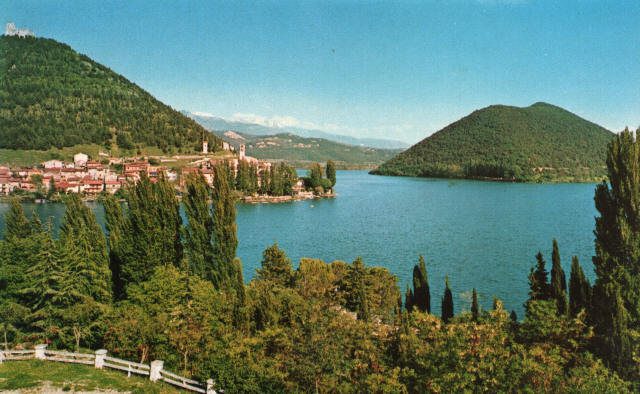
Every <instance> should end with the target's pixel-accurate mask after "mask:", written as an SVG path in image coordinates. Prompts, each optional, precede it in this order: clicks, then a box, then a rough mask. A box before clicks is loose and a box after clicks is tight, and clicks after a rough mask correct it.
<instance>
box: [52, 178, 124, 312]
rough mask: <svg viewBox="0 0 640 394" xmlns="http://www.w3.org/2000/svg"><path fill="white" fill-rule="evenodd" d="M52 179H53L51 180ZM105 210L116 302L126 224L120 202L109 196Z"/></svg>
mask: <svg viewBox="0 0 640 394" xmlns="http://www.w3.org/2000/svg"><path fill="white" fill-rule="evenodd" d="M52 179H53V178H52ZM103 205H104V210H105V227H106V230H107V244H108V246H109V268H110V269H111V281H112V283H113V286H112V288H113V297H114V299H116V300H121V299H123V298H124V296H125V293H124V283H123V281H122V277H121V276H122V264H123V261H124V259H126V257H125V256H126V255H127V252H126V251H125V250H124V248H125V247H126V243H125V241H124V240H125V237H126V234H127V227H126V225H127V222H126V221H125V216H124V212H123V210H122V206H121V205H120V202H119V201H118V200H116V198H115V197H114V196H113V195H112V194H109V195H107V197H106V198H105V199H104V202H103Z"/></svg>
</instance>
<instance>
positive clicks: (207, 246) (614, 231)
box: [0, 133, 640, 393]
mask: <svg viewBox="0 0 640 394" xmlns="http://www.w3.org/2000/svg"><path fill="white" fill-rule="evenodd" d="M638 146H640V145H637V143H636V142H635V139H634V138H633V136H632V135H631V133H624V134H622V135H621V136H619V137H616V140H615V141H614V143H612V145H611V148H610V151H609V159H608V164H609V167H610V168H609V178H610V179H611V181H610V183H603V184H602V185H600V186H599V187H598V189H597V191H596V207H597V208H598V211H599V212H600V216H599V217H598V218H597V220H596V256H595V257H594V265H595V267H596V275H597V280H596V282H595V285H594V287H593V289H592V288H591V286H590V284H589V283H588V281H587V280H586V279H585V277H584V273H583V270H582V268H581V267H580V264H579V262H578V260H577V259H576V258H574V259H573V260H572V264H571V274H570V278H569V283H568V286H567V283H566V276H565V273H564V271H563V268H562V264H561V259H560V256H561V255H560V249H559V246H558V243H557V242H555V241H554V242H553V244H552V252H551V262H552V264H551V271H550V272H549V271H548V270H547V263H546V261H545V258H544V256H543V254H542V253H541V252H539V253H538V254H537V255H536V263H535V266H534V267H533V268H532V269H531V271H530V272H529V275H528V278H529V285H530V292H529V298H528V300H526V303H525V316H524V319H522V320H521V321H517V319H516V317H515V314H514V313H513V312H512V313H511V316H509V314H508V313H507V311H505V310H504V308H503V306H502V302H501V301H500V300H497V299H496V300H494V302H493V307H492V308H491V309H490V310H482V309H481V308H480V305H479V304H478V297H477V291H476V289H473V292H472V305H471V309H470V310H462V311H457V314H455V313H454V310H453V302H452V298H453V294H454V292H455V291H457V289H455V286H452V285H451V284H450V282H449V280H448V278H447V280H446V281H445V283H444V286H442V287H439V288H438V289H434V288H433V287H432V286H430V285H429V282H428V277H427V264H426V261H425V259H423V258H420V259H419V261H418V264H416V266H415V267H414V270H413V276H414V281H413V288H411V289H408V291H407V297H406V302H405V305H402V301H401V295H400V291H399V289H398V286H397V278H396V277H395V276H393V275H391V274H390V273H389V272H388V271H387V270H386V269H383V268H377V267H368V266H366V264H365V263H364V261H363V260H362V259H361V258H357V259H356V260H355V261H354V262H353V263H346V262H341V261H334V262H332V263H325V262H323V261H320V260H315V259H308V258H303V259H302V260H301V261H300V262H299V264H298V267H297V268H294V267H293V265H292V263H291V260H290V259H289V258H288V257H287V255H286V253H285V252H284V251H283V250H282V249H280V247H279V246H278V245H277V244H274V245H272V246H270V247H268V248H267V249H266V250H265V251H264V253H263V259H262V264H261V268H260V269H259V270H258V272H257V275H256V277H255V278H254V279H253V280H251V281H250V282H249V283H248V284H245V283H244V281H243V279H242V273H241V269H240V262H239V260H238V259H237V258H235V248H236V245H237V239H236V234H235V231H236V229H235V208H234V207H233V204H230V201H231V199H230V194H231V189H230V184H229V179H228V178H227V177H226V176H219V177H218V179H219V180H218V183H216V185H215V187H216V189H217V191H216V190H214V189H211V188H209V187H208V186H207V185H206V182H205V181H204V179H203V178H202V177H201V176H194V177H192V178H190V179H189V180H188V181H187V182H188V187H187V191H186V194H185V196H183V197H184V203H185V205H186V212H187V223H186V224H185V223H182V222H181V221H180V220H179V219H177V218H176V216H175V210H176V209H177V204H178V202H177V200H176V199H175V196H173V195H171V198H169V197H168V196H169V194H167V191H166V190H165V189H164V185H163V184H162V183H163V182H165V181H164V180H162V179H161V180H160V181H159V182H158V184H151V183H148V181H147V180H143V181H142V182H141V183H140V184H138V185H135V186H134V185H132V186H130V187H129V188H128V189H127V198H126V200H127V204H126V205H125V206H121V205H120V204H118V203H117V202H115V201H114V200H107V203H106V204H105V208H106V211H107V220H108V224H107V232H108V234H107V236H106V237H105V235H104V234H103V233H102V231H101V230H100V229H99V227H97V226H96V224H95V218H94V217H93V214H92V213H91V211H90V210H89V209H88V208H86V207H85V206H84V205H83V204H82V203H81V202H80V201H79V200H78V199H77V197H70V198H69V199H67V200H66V201H65V202H66V204H67V214H65V217H64V220H63V224H62V227H61V235H60V237H59V239H54V238H53V236H52V233H51V227H50V225H44V226H43V225H42V223H40V222H39V220H38V219H37V216H33V217H32V219H31V220H29V219H28V218H27V216H26V215H25V214H24V212H23V211H22V207H21V206H20V204H19V203H18V202H17V201H13V202H12V206H11V209H10V210H9V212H8V213H7V216H6V220H7V226H6V228H7V231H6V233H5V239H4V240H3V241H0V330H2V331H1V333H2V338H3V339H4V342H5V346H9V345H16V344H24V345H30V344H33V343H37V342H42V341H47V342H48V343H50V344H51V346H52V347H57V348H70V347H76V348H77V347H81V346H84V347H89V348H94V349H95V348H98V347H104V348H106V349H108V350H109V351H110V353H112V354H114V355H116V356H119V357H123V358H129V359H137V360H140V361H141V362H149V361H150V360H152V359H162V360H164V361H165V366H166V367H167V368H168V369H172V370H176V371H180V373H182V374H185V375H188V376H193V377H195V378H197V379H201V380H203V379H207V378H210V377H213V378H214V380H215V382H216V384H217V385H218V387H219V388H223V389H224V390H225V392H230V393H232V392H243V393H245V392H249V393H250V392H256V393H258V392H259V393H264V392H283V391H286V392H323V393H324V392H341V393H342V392H346V393H356V392H389V393H392V392H393V393H395V392H400V393H423V392H433V393H441V392H578V393H594V392H598V393H599V392H615V393H624V392H631V391H638V390H640V387H639V386H638V382H639V381H640V379H639V378H638V376H639V375H638V363H637V357H638V354H639V338H640V335H639V334H638V329H637V327H638V316H637V314H638V313H637V312H638V309H637V303H638V288H640V287H639V286H638V280H639V279H638V278H640V274H639V273H638V269H637V265H638V259H639V258H638V256H639V255H640V253H638V252H637V249H638V240H637V239H636V238H637V236H638V234H639V233H640V229H636V228H635V227H634V226H638V223H640V219H638V217H637V215H638V212H640V209H638V208H637V207H636V205H637V204H638V201H640V176H639V175H638V174H637V173H636V171H637V169H638V168H639V167H640V166H639V165H638V164H640V155H638V152H640V150H639V148H638ZM320 170H321V168H320ZM216 171H217V172H220V173H221V174H222V173H224V174H226V173H227V172H228V169H227V168H223V167H219V168H216ZM315 171H316V172H317V171H318V169H316V170H315ZM144 199H148V201H142V200H144ZM210 201H211V202H212V204H209V202H210ZM154 216H159V217H158V218H155V217H154ZM134 223H137V224H135V225H134ZM143 225H144V226H146V227H142V226H143ZM133 228H139V229H144V230H143V231H145V232H148V233H152V234H154V235H149V234H147V235H145V236H144V237H143V236H134V235H133V233H135V232H136V230H133ZM176 232H177V233H178V234H180V236H178V237H177V238H176ZM160 233H162V234H160ZM154 237H159V238H154ZM106 240H108V249H107V242H106ZM161 240H162V241H161ZM176 240H177V241H176ZM160 243H162V244H163V246H164V249H165V250H159V249H158V248H159V245H160ZM133 250H136V252H135V253H137V254H138V255H139V256H141V258H142V259H144V261H145V264H146V266H144V267H141V266H138V267H136V268H135V269H137V270H139V271H140V272H138V273H137V274H136V275H135V276H133V275H132V274H133V270H134V269H133V267H134V266H132V265H131V264H135V263H136V261H133V260H128V259H129V256H128V253H133ZM107 256H108V258H107ZM128 266H130V267H131V268H128V269H127V270H125V269H124V268H125V267H128ZM109 267H110V268H111V270H109ZM127 272H128V273H127ZM525 276H526V275H525V273H523V279H524V277H525ZM123 277H127V278H128V280H127V281H124V283H122V284H120V285H118V281H119V280H120V281H122V278H123ZM109 283H111V284H112V286H109ZM451 283H454V284H455V282H451ZM111 287H113V289H114V291H113V292H114V293H115V297H112V296H111ZM122 289H124V291H122ZM432 291H437V293H438V294H442V297H443V302H442V310H441V317H438V316H436V315H435V314H432V313H430V312H429V311H430V299H431V298H430V297H431V292H432ZM567 292H568V293H567ZM567 297H568V300H567ZM114 298H115V299H114ZM403 307H404V308H403ZM634 308H635V309H634ZM625 379H626V380H625Z"/></svg>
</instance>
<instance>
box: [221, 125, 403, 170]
mask: <svg viewBox="0 0 640 394" xmlns="http://www.w3.org/2000/svg"><path fill="white" fill-rule="evenodd" d="M213 133H215V134H216V135H217V136H218V137H220V138H222V139H223V140H225V141H227V142H229V143H230V144H231V145H232V146H234V147H236V148H238V147H239V145H240V144H244V145H245V146H246V149H247V154H248V155H249V156H253V157H256V158H258V159H262V160H271V161H281V160H282V161H286V162H288V163H291V164H293V165H296V166H302V167H306V166H308V165H310V164H313V163H317V162H326V161H328V160H332V161H334V162H335V163H336V164H337V165H338V166H339V167H340V168H372V167H375V166H377V165H380V164H382V163H384V162H385V161H386V160H389V159H391V158H392V157H393V156H394V155H396V154H397V153H398V152H399V150H396V149H378V148H369V147H365V146H354V145H347V144H341V143H338V142H334V141H330V140H327V139H324V138H305V137H300V136H298V135H295V134H291V133H280V134H276V135H265V136H257V135H251V134H245V133H237V132H234V131H219V130H216V131H213Z"/></svg>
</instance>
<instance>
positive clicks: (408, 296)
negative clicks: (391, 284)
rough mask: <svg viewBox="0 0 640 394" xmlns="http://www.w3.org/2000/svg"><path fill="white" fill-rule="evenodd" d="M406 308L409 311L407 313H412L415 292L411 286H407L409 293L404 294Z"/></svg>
mask: <svg viewBox="0 0 640 394" xmlns="http://www.w3.org/2000/svg"><path fill="white" fill-rule="evenodd" d="M404 307H405V308H406V309H407V312H411V311H412V310H413V307H414V305H413V290H411V288H410V287H409V286H407V291H406V292H405V293H404Z"/></svg>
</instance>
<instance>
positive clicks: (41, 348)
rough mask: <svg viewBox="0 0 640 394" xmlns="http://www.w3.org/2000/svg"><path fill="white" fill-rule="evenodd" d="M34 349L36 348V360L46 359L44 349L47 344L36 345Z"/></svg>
mask: <svg viewBox="0 0 640 394" xmlns="http://www.w3.org/2000/svg"><path fill="white" fill-rule="evenodd" d="M35 349H36V352H35V357H36V358H37V359H38V360H46V359H47V356H46V355H45V354H44V351H45V350H46V349H47V345H46V344H42V345H36V346H35Z"/></svg>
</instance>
